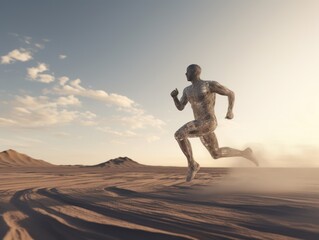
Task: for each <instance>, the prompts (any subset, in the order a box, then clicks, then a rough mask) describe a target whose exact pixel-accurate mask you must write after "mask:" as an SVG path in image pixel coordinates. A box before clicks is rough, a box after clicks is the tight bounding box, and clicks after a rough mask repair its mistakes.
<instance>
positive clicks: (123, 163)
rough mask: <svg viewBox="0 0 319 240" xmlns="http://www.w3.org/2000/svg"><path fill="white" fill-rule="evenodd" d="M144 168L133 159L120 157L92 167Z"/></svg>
mask: <svg viewBox="0 0 319 240" xmlns="http://www.w3.org/2000/svg"><path fill="white" fill-rule="evenodd" d="M141 166H143V165H142V164H139V163H138V162H135V161H133V160H132V159H130V158H128V157H118V158H114V159H111V160H109V161H106V162H104V163H100V164H97V165H93V166H90V167H101V168H104V167H107V168H109V167H112V168H129V167H141Z"/></svg>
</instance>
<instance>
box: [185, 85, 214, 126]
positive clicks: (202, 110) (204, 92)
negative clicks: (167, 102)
mask: <svg viewBox="0 0 319 240" xmlns="http://www.w3.org/2000/svg"><path fill="white" fill-rule="evenodd" d="M213 84H214V82H211V81H203V80H199V81H197V82H196V84H192V85H190V86H188V87H186V88H185V89H184V92H183V96H182V99H181V102H183V101H188V102H189V103H190V104H191V107H192V109H193V113H194V117H195V119H196V120H211V121H215V122H216V117H215V112H214V107H215V99H216V94H215V92H213V91H212V85H213Z"/></svg>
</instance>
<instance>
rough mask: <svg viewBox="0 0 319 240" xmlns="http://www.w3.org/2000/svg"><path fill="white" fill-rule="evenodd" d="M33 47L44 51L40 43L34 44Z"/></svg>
mask: <svg viewBox="0 0 319 240" xmlns="http://www.w3.org/2000/svg"><path fill="white" fill-rule="evenodd" d="M34 46H36V47H37V48H39V49H44V45H43V44H41V43H36V44H34Z"/></svg>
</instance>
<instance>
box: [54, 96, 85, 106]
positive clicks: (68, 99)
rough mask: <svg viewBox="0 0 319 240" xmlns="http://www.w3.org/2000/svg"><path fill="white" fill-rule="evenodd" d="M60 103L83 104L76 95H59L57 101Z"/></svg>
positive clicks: (64, 104)
mask: <svg viewBox="0 0 319 240" xmlns="http://www.w3.org/2000/svg"><path fill="white" fill-rule="evenodd" d="M56 103H57V104H58V105H63V106H66V105H81V102H80V100H79V99H78V98H76V97H74V96H73V95H70V96H67V97H59V98H58V100H57V102H56Z"/></svg>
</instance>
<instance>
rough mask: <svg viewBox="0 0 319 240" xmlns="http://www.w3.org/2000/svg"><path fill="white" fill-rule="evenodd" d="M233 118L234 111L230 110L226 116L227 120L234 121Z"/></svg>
mask: <svg viewBox="0 0 319 240" xmlns="http://www.w3.org/2000/svg"><path fill="white" fill-rule="evenodd" d="M233 117H234V114H233V111H230V110H228V112H227V114H226V119H233Z"/></svg>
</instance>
